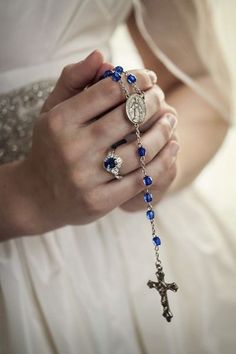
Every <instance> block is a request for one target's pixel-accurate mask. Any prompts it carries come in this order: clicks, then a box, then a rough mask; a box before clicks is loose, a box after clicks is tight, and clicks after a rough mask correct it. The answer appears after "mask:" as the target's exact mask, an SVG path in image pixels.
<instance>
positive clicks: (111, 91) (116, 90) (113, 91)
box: [105, 78, 123, 99]
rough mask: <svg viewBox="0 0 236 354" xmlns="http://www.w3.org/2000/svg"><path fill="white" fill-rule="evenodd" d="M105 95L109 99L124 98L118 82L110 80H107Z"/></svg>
mask: <svg viewBox="0 0 236 354" xmlns="http://www.w3.org/2000/svg"><path fill="white" fill-rule="evenodd" d="M105 95H107V96H108V97H112V98H113V99H114V97H115V98H116V99H121V98H123V96H122V93H121V90H120V85H119V84H118V83H117V82H114V81H113V80H111V79H110V78H108V79H107V80H106V86H105Z"/></svg>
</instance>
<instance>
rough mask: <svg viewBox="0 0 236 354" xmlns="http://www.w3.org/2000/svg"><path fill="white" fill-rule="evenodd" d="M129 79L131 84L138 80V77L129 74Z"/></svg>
mask: <svg viewBox="0 0 236 354" xmlns="http://www.w3.org/2000/svg"><path fill="white" fill-rule="evenodd" d="M127 81H128V83H129V84H134V83H135V82H136V81H137V78H136V76H135V75H133V74H129V75H128V76H127Z"/></svg>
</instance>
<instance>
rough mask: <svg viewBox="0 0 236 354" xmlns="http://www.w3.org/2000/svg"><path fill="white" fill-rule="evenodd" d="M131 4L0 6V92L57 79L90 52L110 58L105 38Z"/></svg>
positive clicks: (25, 2)
mask: <svg viewBox="0 0 236 354" xmlns="http://www.w3.org/2000/svg"><path fill="white" fill-rule="evenodd" d="M131 5H132V0H128V1H127V0H119V1H115V0H94V1H88V0H69V1H65V0H57V1H56V0H54V1H40V0H38V1H33V2H32V1H30V0H20V1H17V2H16V1H14V0H9V1H3V2H1V4H0V43H1V51H0V93H3V92H8V91H9V90H11V89H13V88H16V87H20V86H23V85H25V84H27V83H29V82H32V81H35V80H41V79H45V78H48V77H57V76H58V74H59V73H60V71H61V69H62V67H63V66H64V65H66V64H69V63H71V62H76V61H79V60H80V59H81V58H84V57H85V56H86V55H87V54H88V53H89V52H90V51H92V50H93V49H96V48H99V49H101V50H102V51H103V52H104V54H105V55H106V56H109V39H110V38H111V36H112V34H113V31H114V29H115V28H116V26H117V24H118V23H119V22H121V21H122V20H123V19H124V18H125V16H126V15H127V14H128V12H129V9H130V8H131Z"/></svg>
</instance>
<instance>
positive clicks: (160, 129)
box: [100, 114, 177, 181]
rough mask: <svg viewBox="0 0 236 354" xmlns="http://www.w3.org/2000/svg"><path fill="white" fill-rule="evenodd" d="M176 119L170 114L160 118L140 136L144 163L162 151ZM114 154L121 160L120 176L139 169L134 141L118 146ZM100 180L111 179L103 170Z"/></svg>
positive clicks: (170, 135) (135, 142) (172, 130)
mask: <svg viewBox="0 0 236 354" xmlns="http://www.w3.org/2000/svg"><path fill="white" fill-rule="evenodd" d="M176 124H177V118H176V117H175V116H173V115H171V114H165V115H164V116H162V117H161V118H160V119H159V120H158V121H156V123H155V124H154V125H153V126H152V128H151V129H150V130H148V131H146V132H145V133H144V134H143V135H142V146H143V147H144V148H145V163H146V164H147V163H149V162H150V161H152V159H153V158H154V157H155V156H156V155H157V154H158V153H159V152H160V151H161V150H162V148H163V147H164V146H165V145H166V144H167V143H168V142H169V140H170V138H171V137H172V134H173V132H174V128H175V125H176ZM115 153H116V154H117V155H118V156H120V157H121V158H122V160H123V164H122V166H121V169H120V174H121V175H122V176H125V175H127V174H128V173H130V172H132V171H134V170H136V169H138V168H139V167H140V161H139V155H138V153H137V141H136V139H135V140H134V141H132V142H131V143H128V144H123V145H121V146H118V147H117V149H116V151H115ZM100 177H101V179H103V180H104V179H106V181H109V180H111V179H113V176H112V175H109V174H108V173H107V172H106V171H105V170H104V177H103V175H102V174H100Z"/></svg>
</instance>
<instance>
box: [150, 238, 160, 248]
mask: <svg viewBox="0 0 236 354" xmlns="http://www.w3.org/2000/svg"><path fill="white" fill-rule="evenodd" d="M152 242H153V243H154V245H155V246H160V244H161V239H160V237H158V236H155V237H153V239H152Z"/></svg>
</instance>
